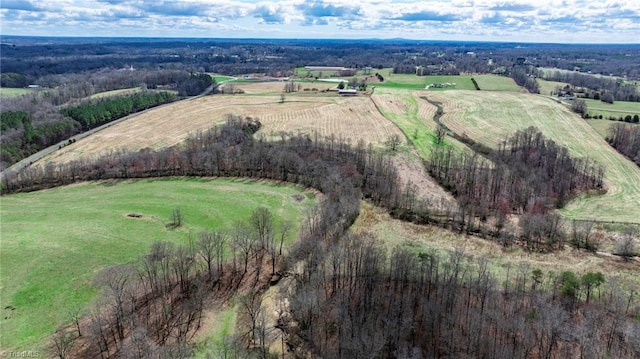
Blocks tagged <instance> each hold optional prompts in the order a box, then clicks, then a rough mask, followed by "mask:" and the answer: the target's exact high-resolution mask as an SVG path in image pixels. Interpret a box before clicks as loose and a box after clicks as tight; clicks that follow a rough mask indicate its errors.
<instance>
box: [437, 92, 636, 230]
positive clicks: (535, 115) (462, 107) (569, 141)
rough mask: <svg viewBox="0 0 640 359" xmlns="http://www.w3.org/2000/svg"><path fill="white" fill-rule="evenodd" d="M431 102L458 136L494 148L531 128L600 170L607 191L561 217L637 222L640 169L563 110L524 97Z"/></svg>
mask: <svg viewBox="0 0 640 359" xmlns="http://www.w3.org/2000/svg"><path fill="white" fill-rule="evenodd" d="M434 98H435V99H436V100H438V101H442V102H443V103H445V108H444V111H445V115H444V116H443V122H444V123H445V124H447V125H448V126H449V127H451V128H452V130H454V131H456V132H458V133H459V134H463V133H465V134H466V135H468V136H469V137H471V138H473V139H475V140H478V141H481V142H482V143H485V144H487V145H492V146H496V145H497V144H498V143H499V142H500V141H502V140H503V139H504V138H505V137H506V136H507V135H509V134H510V133H513V132H514V131H516V130H518V129H523V128H526V127H529V126H535V127H537V128H538V129H539V130H540V131H542V133H544V134H545V136H547V137H549V138H551V139H553V140H554V141H556V142H557V143H558V144H560V145H563V146H565V147H567V148H568V149H569V150H570V152H571V154H572V155H573V156H577V157H586V158H589V159H591V160H593V161H594V162H596V163H598V164H601V165H603V166H604V167H605V169H606V173H605V181H606V183H607V185H608V186H609V190H608V192H607V193H606V194H604V195H583V196H581V197H579V198H577V199H574V200H573V201H571V202H570V203H569V204H568V205H567V206H566V207H565V208H564V209H562V213H563V214H564V215H565V216H566V217H568V218H580V219H585V218H594V219H597V220H602V221H621V222H633V223H640V216H638V208H640V181H638V179H639V178H640V168H638V166H636V165H635V164H633V163H632V162H631V161H629V160H627V159H626V158H625V157H624V156H622V155H621V154H619V153H618V152H616V151H615V149H613V148H611V147H610V146H609V145H608V144H607V143H606V142H605V141H604V139H603V138H602V136H601V135H600V134H599V133H598V132H597V131H596V130H594V129H593V128H592V127H591V126H590V125H589V123H588V121H585V120H583V119H581V118H580V117H579V116H577V115H576V114H574V113H571V112H570V111H569V110H568V109H567V108H566V107H564V106H562V105H560V104H558V103H557V102H555V101H553V100H551V99H549V98H545V97H542V96H535V95H530V94H524V93H508V92H489V91H473V92H471V91H445V92H438V93H437V96H435V95H434Z"/></svg>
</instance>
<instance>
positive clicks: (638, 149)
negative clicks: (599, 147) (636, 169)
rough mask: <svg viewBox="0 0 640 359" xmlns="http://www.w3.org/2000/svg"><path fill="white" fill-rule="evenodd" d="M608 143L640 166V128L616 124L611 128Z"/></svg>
mask: <svg viewBox="0 0 640 359" xmlns="http://www.w3.org/2000/svg"><path fill="white" fill-rule="evenodd" d="M607 142H609V144H610V145H611V146H613V148H615V149H616V150H617V151H618V152H620V153H622V154H623V155H625V156H626V157H627V158H629V159H630V160H632V161H633V162H635V164H637V165H638V166H640V126H637V125H628V124H622V123H616V124H613V125H611V126H609V135H608V136H607Z"/></svg>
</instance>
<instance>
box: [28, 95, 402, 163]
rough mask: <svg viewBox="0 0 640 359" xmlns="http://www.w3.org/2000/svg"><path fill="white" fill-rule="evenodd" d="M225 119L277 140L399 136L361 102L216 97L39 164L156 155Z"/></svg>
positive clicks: (111, 130)
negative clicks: (248, 122)
mask: <svg viewBox="0 0 640 359" xmlns="http://www.w3.org/2000/svg"><path fill="white" fill-rule="evenodd" d="M227 114H233V115H240V116H243V117H246V116H250V117H253V118H259V119H260V122H261V123H262V129H261V130H260V133H262V134H264V135H266V136H273V137H275V136H279V133H280V132H281V131H286V132H290V133H294V134H298V133H303V134H308V135H310V136H315V135H316V134H317V135H318V137H329V136H331V135H334V136H335V137H336V138H340V137H342V138H344V139H349V140H350V141H351V142H352V143H353V144H355V143H357V142H358V141H359V140H363V141H364V142H365V143H372V144H382V143H383V142H384V141H386V140H387V138H388V137H389V136H390V135H392V134H400V135H401V134H402V133H401V132H400V130H399V129H397V128H396V126H394V125H393V123H391V122H389V121H388V120H387V119H386V118H385V117H384V116H382V115H381V114H379V113H378V111H377V110H376V108H375V106H374V105H373V103H372V102H371V101H370V100H369V98H368V97H366V96H357V97H340V96H338V95H337V94H332V95H327V94H320V95H312V94H308V95H304V94H299V93H293V94H287V95H286V99H285V101H284V102H283V103H281V99H280V95H276V94H272V95H270V94H266V95H262V94H257V95H248V94H245V95H215V96H206V97H201V98H196V99H192V100H186V101H179V102H176V103H172V104H168V105H165V106H162V107H159V108H154V109H151V110H149V111H146V112H144V113H141V114H139V115H135V116H133V117H131V118H130V119H128V120H126V121H123V122H120V123H118V124H115V125H113V126H110V127H108V128H106V129H103V130H101V131H99V132H97V133H95V134H93V135H91V136H89V137H87V138H84V139H81V140H78V141H77V142H75V143H73V144H70V145H68V146H65V147H63V148H62V149H60V150H57V151H55V152H54V153H52V154H50V155H48V156H46V157H44V158H43V159H41V160H40V161H38V162H37V163H38V164H42V163H46V162H48V161H53V162H56V163H65V162H69V161H72V160H76V159H80V158H84V159H87V158H89V157H91V156H97V155H101V154H105V153H109V152H111V151H116V150H120V149H125V150H129V151H138V150H141V149H144V148H150V149H161V148H165V147H169V146H174V145H178V144H179V143H181V142H182V141H183V140H184V139H186V138H187V137H188V136H189V135H190V134H195V133H196V132H197V131H201V130H207V129H209V128H211V127H213V126H214V125H217V124H220V123H223V122H224V118H225V116H226V115H227Z"/></svg>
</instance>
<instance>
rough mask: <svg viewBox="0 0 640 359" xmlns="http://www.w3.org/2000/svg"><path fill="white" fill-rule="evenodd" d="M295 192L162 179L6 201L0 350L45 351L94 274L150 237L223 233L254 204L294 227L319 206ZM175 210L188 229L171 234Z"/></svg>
mask: <svg viewBox="0 0 640 359" xmlns="http://www.w3.org/2000/svg"><path fill="white" fill-rule="evenodd" d="M298 193H303V191H302V190H300V189H298V188H294V187H289V186H282V185H276V184H273V183H268V182H256V181H249V180H228V179H224V180H209V179H165V180H139V181H127V182H100V183H84V184H78V185H72V186H66V187H59V188H54V189H50V190H44V191H39V192H32V193H22V194H15V195H9V196H4V197H2V208H1V210H0V214H1V215H2V216H1V217H2V242H1V244H2V252H1V253H0V262H1V263H2V276H1V277H0V284H1V287H2V319H0V320H1V323H2V325H1V332H0V337H1V340H2V343H1V344H0V348H3V349H12V350H13V349H15V350H17V351H20V350H36V348H39V349H41V348H42V347H43V345H44V344H45V342H46V340H47V336H48V334H49V333H51V332H52V331H53V330H54V329H55V328H56V327H57V326H59V325H61V324H62V323H64V322H67V321H68V318H67V313H66V310H67V308H74V307H85V306H86V305H87V304H88V303H89V302H90V301H91V300H92V298H94V296H95V294H96V289H95V288H94V287H92V286H91V280H92V278H93V277H94V276H95V274H96V273H98V271H99V270H100V269H102V268H104V267H105V266H108V265H112V264H115V263H131V262H133V261H135V260H137V259H138V258H139V256H141V255H142V254H144V253H145V252H146V251H147V250H148V248H149V246H150V244H151V243H153V242H155V241H158V240H164V241H171V242H176V243H186V241H187V240H188V238H190V237H191V238H193V237H194V236H196V235H197V234H198V232H200V231H202V230H205V229H206V230H214V229H229V228H231V227H232V226H233V224H234V223H235V222H237V221H240V220H244V219H247V218H249V216H250V214H251V212H252V211H253V210H254V209H255V208H257V207H259V206H265V207H267V208H270V209H271V211H272V212H273V213H274V215H275V216H276V218H278V219H277V221H279V220H280V218H287V219H290V220H292V221H293V222H294V223H299V222H300V220H301V218H302V216H303V214H304V212H305V210H306V208H308V207H309V206H311V205H312V204H313V203H314V202H315V201H314V200H310V199H307V200H303V201H301V202H297V201H296V200H294V198H293V197H292V196H293V195H294V194H298ZM305 198H307V197H305ZM176 207H179V208H180V209H181V211H182V213H183V215H184V223H185V224H184V226H183V227H181V228H179V229H177V230H171V229H167V228H166V227H165V224H166V223H167V222H168V221H169V216H170V213H171V212H172V210H173V209H174V208H176ZM129 213H137V214H141V215H143V217H142V218H131V217H128V216H127V214H129ZM293 233H297V229H295V230H294V232H293ZM294 239H295V235H294V234H292V236H291V237H290V238H289V240H290V241H292V240H294ZM5 307H10V308H11V307H12V308H15V309H7V308H5ZM5 318H6V319H5Z"/></svg>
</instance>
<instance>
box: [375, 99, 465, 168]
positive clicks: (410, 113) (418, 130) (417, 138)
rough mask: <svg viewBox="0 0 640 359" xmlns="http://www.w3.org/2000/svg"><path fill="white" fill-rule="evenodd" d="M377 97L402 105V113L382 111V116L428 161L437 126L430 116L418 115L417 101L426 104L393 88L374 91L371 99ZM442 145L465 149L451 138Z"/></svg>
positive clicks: (434, 143)
mask: <svg viewBox="0 0 640 359" xmlns="http://www.w3.org/2000/svg"><path fill="white" fill-rule="evenodd" d="M425 95H427V93H425ZM377 96H393V101H394V102H396V103H401V104H402V107H403V108H404V111H403V112H401V113H399V112H393V111H384V110H382V115H383V116H384V117H386V118H387V119H388V120H390V121H391V122H393V123H395V124H396V126H398V127H399V128H400V130H402V132H403V133H404V134H405V136H406V138H407V140H408V141H409V143H411V144H412V145H413V147H415V149H416V150H417V151H418V154H419V155H420V156H421V157H422V158H424V159H428V158H429V156H430V154H431V149H432V148H433V147H434V146H437V140H436V127H437V124H436V123H435V122H434V121H433V116H432V115H431V116H429V117H428V118H423V117H421V116H420V115H419V109H418V101H425V102H426V100H423V99H417V98H415V97H414V96H413V95H412V93H411V92H410V91H406V90H399V89H393V88H382V89H376V91H375V93H374V95H373V96H372V99H373V100H374V101H376V99H377ZM379 108H381V109H382V108H383V107H382V106H380V107H379ZM444 145H445V146H454V147H456V148H460V149H461V148H464V147H465V145H464V144H462V143H460V142H458V141H457V140H455V139H453V138H451V137H446V138H445V140H444Z"/></svg>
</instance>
